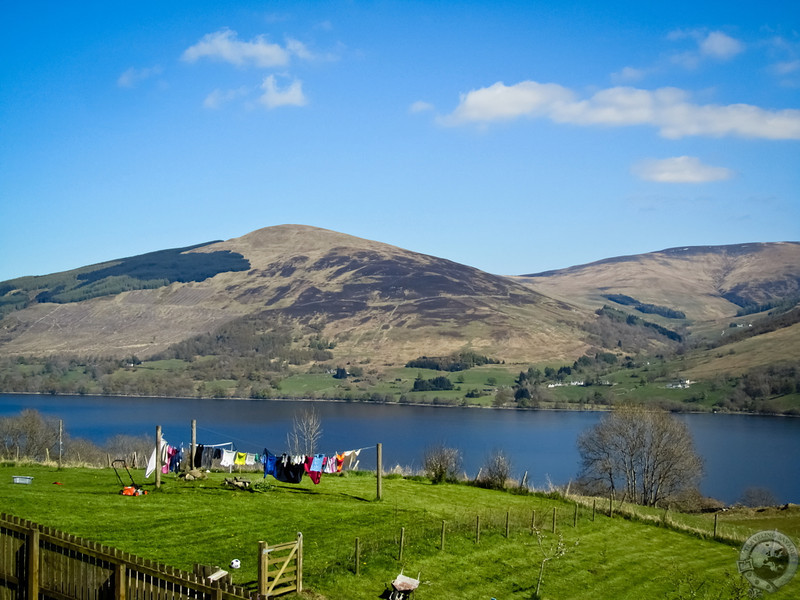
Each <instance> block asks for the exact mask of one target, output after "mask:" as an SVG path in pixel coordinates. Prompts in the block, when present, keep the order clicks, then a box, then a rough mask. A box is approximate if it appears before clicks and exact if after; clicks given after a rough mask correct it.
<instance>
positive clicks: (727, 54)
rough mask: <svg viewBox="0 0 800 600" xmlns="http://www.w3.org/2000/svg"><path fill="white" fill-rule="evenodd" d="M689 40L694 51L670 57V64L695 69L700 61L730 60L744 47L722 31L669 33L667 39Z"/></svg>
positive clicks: (677, 31)
mask: <svg viewBox="0 0 800 600" xmlns="http://www.w3.org/2000/svg"><path fill="white" fill-rule="evenodd" d="M686 38H690V39H692V40H694V41H695V43H696V44H697V47H696V48H695V49H692V50H689V51H686V52H679V53H677V54H674V55H672V59H671V60H672V62H673V63H675V64H678V65H681V66H683V67H686V68H688V69H693V68H696V67H697V66H698V65H699V64H700V63H701V62H702V61H704V60H707V59H713V60H718V61H726V60H730V59H731V58H733V57H734V56H736V55H737V54H740V53H742V52H744V50H745V45H744V43H743V42H741V41H740V40H737V39H736V38H734V37H731V36H729V35H728V34H726V33H724V32H722V31H710V32H709V31H705V30H701V29H691V30H676V31H672V32H670V33H669V35H668V36H667V39H669V40H672V41H676V40H681V39H686Z"/></svg>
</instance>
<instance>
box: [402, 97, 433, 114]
mask: <svg viewBox="0 0 800 600" xmlns="http://www.w3.org/2000/svg"><path fill="white" fill-rule="evenodd" d="M433 108H434V106H433V104H431V103H430V102H424V101H422V100H417V101H416V102H414V103H413V104H412V105H411V106H409V107H408V112H410V113H421V112H426V111H429V110H433Z"/></svg>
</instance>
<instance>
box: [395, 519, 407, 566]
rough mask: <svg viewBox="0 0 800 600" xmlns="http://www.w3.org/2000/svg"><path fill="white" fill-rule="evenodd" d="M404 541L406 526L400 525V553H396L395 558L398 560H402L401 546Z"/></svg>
mask: <svg viewBox="0 0 800 600" xmlns="http://www.w3.org/2000/svg"><path fill="white" fill-rule="evenodd" d="M405 542H406V528H405V527H401V528H400V553H399V554H398V555H397V560H398V561H399V562H403V546H404V545H405Z"/></svg>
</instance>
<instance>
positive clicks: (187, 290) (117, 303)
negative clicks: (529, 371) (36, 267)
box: [0, 225, 800, 364]
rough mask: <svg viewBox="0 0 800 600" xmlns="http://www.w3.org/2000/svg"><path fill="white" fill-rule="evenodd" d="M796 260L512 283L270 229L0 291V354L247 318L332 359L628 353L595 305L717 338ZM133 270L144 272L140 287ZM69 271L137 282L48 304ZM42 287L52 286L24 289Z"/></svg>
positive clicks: (788, 285)
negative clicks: (2, 309) (162, 272)
mask: <svg viewBox="0 0 800 600" xmlns="http://www.w3.org/2000/svg"><path fill="white" fill-rule="evenodd" d="M192 257H203V258H202V259H201V258H192ZM134 259H136V260H134ZM150 260H152V261H154V262H153V263H152V264H143V263H147V262H148V261H150ZM160 260H161V261H166V262H162V263H159V262H158V261H160ZM137 261H138V262H137ZM170 261H172V262H170ZM204 261H208V263H209V264H208V265H204ZM166 263H169V264H172V266H173V267H176V268H178V270H180V269H179V267H180V265H181V264H193V265H196V266H197V267H198V273H208V274H209V276H208V277H205V278H201V277H200V276H198V277H197V278H196V280H191V281H179V280H177V279H176V276H175V275H174V273H173V275H172V276H171V277H172V279H171V280H170V277H166V278H164V280H163V281H161V280H160V279H159V278H158V277H156V276H157V275H158V274H159V270H158V269H159V268H160V267H159V265H163V264H166ZM212 263H213V264H214V265H215V266H214V267H213V268H209V269H208V270H207V271H204V270H203V268H204V266H210V265H211V264H212ZM245 263H246V266H245ZM798 265H800V243H796V242H776V243H752V244H737V245H733V246H699V247H679V248H673V249H667V250H662V251H658V252H654V253H646V254H642V255H631V256H626V257H616V258H611V259H604V260H602V261H596V262H594V263H589V264H587V265H578V266H575V267H568V268H566V269H559V270H555V271H547V272H544V273H540V274H532V275H527V276H511V277H509V276H502V275H493V274H490V273H486V272H484V271H481V270H479V269H476V268H474V267H470V266H467V265H462V264H460V263H457V262H454V261H451V260H448V259H444V258H439V257H435V256H431V255H426V254H421V253H417V252H413V251H410V250H406V249H403V248H400V247H397V246H392V245H389V244H384V243H381V242H377V241H373V240H368V239H364V238H358V237H355V236H351V235H347V234H343V233H339V232H335V231H332V230H327V229H322V228H318V227H312V226H307V225H279V226H273V227H265V228H261V229H258V230H255V231H253V232H251V233H248V234H246V235H243V236H240V237H237V238H232V239H229V240H225V241H217V242H208V243H205V244H198V245H195V246H190V247H186V248H179V249H174V250H165V251H159V252H154V253H147V254H145V255H139V256H138V257H131V258H128V259H117V260H115V261H107V262H104V263H98V264H97V265H93V266H87V267H82V268H80V269H75V270H73V271H68V272H62V273H56V274H51V275H50V276H38V277H36V278H17V279H14V280H9V281H6V282H0V300H3V301H5V302H6V307H7V312H6V314H5V317H4V318H3V319H2V320H0V352H2V353H3V354H6V355H13V354H22V355H25V354H32V355H44V354H47V353H59V352H60V353H67V352H70V353H79V354H92V353H96V354H113V355H123V354H137V355H141V356H144V357H146V356H152V355H155V354H157V353H159V352H161V351H163V350H164V349H166V348H167V347H169V346H170V345H171V344H175V343H178V342H180V341H183V340H186V339H188V338H190V337H192V336H194V335H199V334H204V333H209V332H212V331H214V330H215V328H217V327H220V326H222V325H224V324H226V323H231V322H232V321H234V320H236V319H239V318H244V317H248V318H250V319H253V318H256V320H255V321H254V322H258V319H262V318H263V320H265V322H266V321H267V320H269V319H275V318H279V319H281V320H283V322H285V323H287V324H290V325H291V327H292V328H293V330H294V332H295V333H294V336H295V338H296V339H297V340H298V343H303V342H302V340H308V339H309V338H310V337H311V336H314V335H316V336H323V337H324V338H326V339H330V340H333V341H335V343H336V356H337V359H341V360H342V361H348V360H363V359H364V358H366V357H369V358H371V359H373V360H375V361H381V362H384V363H393V364H396V363H402V362H405V361H407V360H410V359H412V358H415V357H416V356H422V355H429V356H434V355H446V354H448V353H452V352H455V351H460V350H470V351H477V352H480V353H483V354H491V355H492V356H496V357H499V358H502V359H503V360H509V361H520V362H526V361H527V362H536V361H545V360H551V361H552V360H564V359H570V360H572V359H575V358H577V357H579V356H581V355H582V354H583V353H585V352H587V351H592V349H593V348H595V349H602V348H603V347H605V348H608V349H612V350H617V351H619V350H620V349H621V350H623V351H624V350H625V348H624V347H619V348H617V347H614V346H612V342H616V341H617V340H612V339H611V337H609V335H610V334H609V335H607V336H605V338H608V339H605V338H604V337H603V336H598V335H596V332H597V322H598V320H599V319H602V317H600V316H598V315H597V314H596V311H597V310H598V309H599V308H600V307H602V306H603V305H604V304H611V305H613V306H614V307H615V309H619V310H622V311H628V312H629V313H631V314H635V315H638V317H642V318H644V319H646V320H648V322H650V321H652V323H651V327H650V328H649V329H647V328H645V329H641V328H640V329H641V331H638V332H637V337H638V339H639V341H638V342H637V344H638V345H637V346H636V347H631V351H633V350H636V351H640V350H642V349H644V348H648V349H650V350H655V351H657V350H658V349H659V348H663V347H667V346H669V347H672V346H670V345H673V346H674V343H673V341H670V340H669V339H666V338H665V337H664V336H663V335H658V332H659V327H660V328H661V330H662V331H670V330H675V329H680V330H681V331H683V330H686V331H694V332H696V333H704V332H705V331H706V330H708V331H710V330H711V329H712V328H713V329H719V327H720V324H721V323H722V321H723V320H724V319H731V318H734V317H735V315H736V311H737V310H738V309H741V308H742V304H745V303H747V302H750V303H755V304H758V305H759V306H760V303H764V302H774V301H785V300H786V299H791V298H792V297H793V294H795V293H797V292H798V290H800V266H798ZM134 267H135V268H137V269H139V271H135V270H134ZM100 269H106V271H105V273H106V275H105V276H103V277H100V273H98V271H99V270H100ZM109 269H110V270H109ZM92 273H94V276H93V275H92ZM137 273H145V274H146V275H142V277H145V278H144V279H137V275H136V274H137ZM79 277H83V278H84V279H83V280H87V279H93V278H94V279H93V281H92V283H93V284H95V285H97V286H103V285H107V286H112V284H113V285H117V286H119V285H123V284H124V285H131V286H133V288H132V289H125V290H122V291H118V292H116V293H113V294H110V295H107V296H95V297H91V298H87V299H83V300H81V301H76V302H62V303H58V304H57V303H54V302H53V301H52V300H53V299H55V298H57V296H58V294H62V295H63V294H64V293H66V292H65V291H64V290H61V291H57V289H56V288H58V286H62V285H66V284H65V283H64V282H65V281H68V280H69V281H72V282H73V283H74V282H78V284H76V287H75V288H74V290H78V291H81V290H84V289H85V288H84V287H81V285H80V281H83V280H80V279H79ZM148 277H149V279H148ZM160 281H161V283H159V282H160ZM47 282H50V283H47ZM137 282H138V283H137ZM23 284H25V285H27V287H24V286H23V287H20V286H21V285H23ZM40 284H46V285H51V287H42V288H37V287H35V286H36V285H40ZM138 284H141V286H140V287H138V288H137V287H135V286H136V285H138ZM145 284H146V285H145ZM15 286H16V287H15ZM148 286H149V287H148ZM65 289H66V288H65ZM108 289H112V290H113V289H116V288H113V287H109V288H108ZM74 290H73V292H74ZM48 294H49V295H48ZM725 294H727V297H726V295H725ZM623 296H627V297H630V298H631V299H634V300H635V301H636V302H637V303H638V306H639V308H640V309H641V307H642V306H649V307H651V310H656V313H657V314H647V315H642V314H639V313H636V312H635V310H636V306H624V305H618V304H615V303H614V300H613V299H609V298H614V297H616V298H620V297H623ZM42 300H44V301H42ZM48 300H49V301H48ZM736 301H738V302H739V304H737V303H736ZM9 307H10V308H9ZM652 307H655V309H653V308H652ZM659 311H660V312H659ZM662 315H673V316H674V315H683V316H684V317H685V318H681V319H677V320H675V319H669V318H667V317H663V316H662ZM640 321H641V319H640ZM641 324H642V323H640V325H641ZM644 324H646V323H644ZM665 328H666V329H665ZM591 332H594V333H591ZM682 335H683V334H682ZM682 335H678V334H675V335H674V336H672V340H675V339H682ZM623 337H624V336H623ZM622 339H623V338H622V337H621V338H620V344H621V343H622ZM625 339H628V338H625ZM598 344H600V345H599V346H598Z"/></svg>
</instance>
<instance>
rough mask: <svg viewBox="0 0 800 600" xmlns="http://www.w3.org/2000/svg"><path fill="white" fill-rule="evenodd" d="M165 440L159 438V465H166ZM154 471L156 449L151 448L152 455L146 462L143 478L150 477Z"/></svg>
mask: <svg viewBox="0 0 800 600" xmlns="http://www.w3.org/2000/svg"><path fill="white" fill-rule="evenodd" d="M166 454H167V440H165V439H164V438H161V464H164V463H167V464H169V463H168V462H167V460H166V459H167V456H166ZM155 470H156V449H155V448H153V453H152V454H151V455H150V458H149V459H148V461H147V469H146V470H145V472H144V478H145V479H147V478H148V477H150V475H152V474H153V473H154V472H155Z"/></svg>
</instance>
